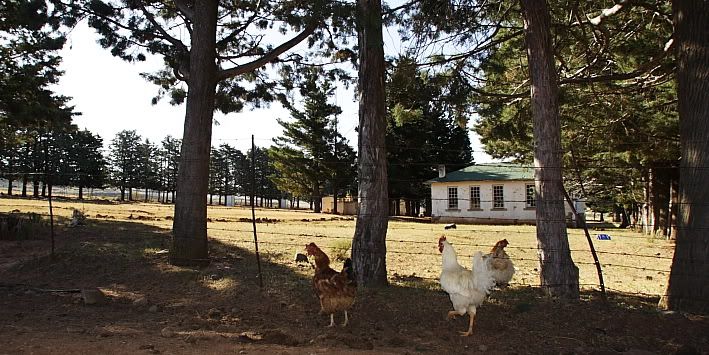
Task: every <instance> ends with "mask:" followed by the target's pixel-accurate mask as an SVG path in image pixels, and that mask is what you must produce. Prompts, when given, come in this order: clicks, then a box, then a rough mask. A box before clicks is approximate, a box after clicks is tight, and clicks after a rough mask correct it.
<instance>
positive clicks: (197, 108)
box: [170, 0, 219, 265]
mask: <svg viewBox="0 0 709 355" xmlns="http://www.w3.org/2000/svg"><path fill="white" fill-rule="evenodd" d="M218 4H219V1H218V0H202V1H197V2H195V3H194V23H193V30H192V47H191V49H190V61H189V68H190V69H189V71H190V72H189V77H188V78H187V86H188V94H187V104H186V112H185V126H184V133H183V138H182V151H181V155H180V165H179V166H180V169H179V171H178V175H177V194H176V195H177V196H176V197H177V200H176V201H175V219H174V221H173V225H172V228H173V237H172V245H171V248H170V263H172V264H173V265H203V264H205V263H207V262H208V250H207V203H206V197H207V190H208V185H209V154H210V150H211V140H212V118H213V117H214V104H215V103H214V98H215V91H216V84H217V67H216V64H215V60H216V54H215V53H216V51H215V46H216V31H217V9H218Z"/></svg>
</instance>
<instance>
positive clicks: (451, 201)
mask: <svg viewBox="0 0 709 355" xmlns="http://www.w3.org/2000/svg"><path fill="white" fill-rule="evenodd" d="M457 208H458V188H457V187H449V188H448V209H449V210H454V209H457Z"/></svg>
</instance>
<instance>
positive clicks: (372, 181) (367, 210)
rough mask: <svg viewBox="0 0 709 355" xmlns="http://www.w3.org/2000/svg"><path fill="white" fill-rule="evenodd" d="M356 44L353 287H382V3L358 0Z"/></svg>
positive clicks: (384, 219)
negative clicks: (356, 184) (356, 182)
mask: <svg viewBox="0 0 709 355" xmlns="http://www.w3.org/2000/svg"><path fill="white" fill-rule="evenodd" d="M357 7H358V10H359V11H358V19H357V20H358V23H357V37H358V42H359V86H358V90H359V93H358V96H359V144H358V147H359V149H358V154H359V159H358V169H357V173H358V177H359V191H358V193H359V196H358V201H359V211H358V212H357V222H356V225H355V234H354V238H353V242H352V259H353V266H354V270H355V275H356V278H357V282H358V283H359V284H360V285H362V286H364V287H379V286H386V285H387V269H386V232H387V225H388V222H389V221H388V212H389V208H388V206H389V197H388V192H387V163H386V147H385V146H386V144H385V134H386V118H385V115H386V104H385V101H384V100H385V95H384V46H383V39H382V15H381V11H382V4H381V0H357Z"/></svg>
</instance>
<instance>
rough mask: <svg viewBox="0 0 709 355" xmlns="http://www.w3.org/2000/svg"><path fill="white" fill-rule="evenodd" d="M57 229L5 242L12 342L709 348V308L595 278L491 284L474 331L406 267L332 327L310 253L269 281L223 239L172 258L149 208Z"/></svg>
mask: <svg viewBox="0 0 709 355" xmlns="http://www.w3.org/2000/svg"><path fill="white" fill-rule="evenodd" d="M57 240H58V248H57V253H56V254H55V257H54V258H51V257H49V256H47V255H45V254H43V255H42V256H40V252H37V253H36V254H34V255H33V256H32V257H28V256H27V253H26V252H24V253H23V252H21V251H22V250H24V249H23V248H27V247H28V246H27V244H24V243H17V242H14V244H8V243H9V242H7V243H6V242H0V243H4V245H3V249H2V250H3V253H10V254H11V253H13V252H16V253H17V254H16V255H18V257H20V258H22V259H21V260H19V261H16V262H15V263H14V264H12V265H10V266H9V267H6V268H3V269H0V279H1V280H2V284H1V285H0V294H1V295H2V297H0V327H1V329H2V331H1V332H0V344H1V345H2V346H1V347H0V348H2V349H6V350H3V351H9V352H11V353H14V352H24V351H28V350H29V351H32V352H38V353H52V352H54V353H66V352H76V351H78V352H101V351H108V352H112V353H134V352H136V351H145V352H150V353H158V352H164V353H193V352H203V353H222V352H233V351H235V350H239V349H245V350H247V351H249V352H250V353H254V352H255V353H258V352H259V351H262V352H265V353H268V352H272V351H276V350H277V351H281V352H285V353H288V352H291V351H292V352H295V353H301V352H303V351H304V350H305V349H308V350H307V351H313V352H332V351H337V352H363V351H372V352H376V353H383V352H392V353H406V352H428V353H444V352H449V353H469V352H498V353H597V352H599V351H601V352H604V353H622V352H628V351H636V353H637V351H640V350H642V351H652V352H657V353H675V352H677V351H680V350H681V351H691V350H695V351H697V352H699V353H701V352H709V345H708V344H707V343H708V340H707V334H709V321H708V320H707V319H706V318H703V317H693V316H687V315H681V314H672V313H668V314H663V313H659V312H657V311H656V310H655V309H654V307H653V306H654V303H655V302H656V300H655V299H652V298H643V297H637V296H633V295H623V294H611V295H610V301H609V302H607V303H606V302H603V301H602V300H601V297H600V296H599V295H598V294H597V293H593V292H585V293H583V297H582V299H583V300H582V301H581V302H578V303H563V302H556V301H553V300H548V299H546V298H544V297H543V295H542V294H541V292H540V290H539V289H537V288H529V287H526V288H525V287H522V288H510V289H506V290H502V291H496V292H495V293H494V294H493V295H492V296H491V298H490V300H489V301H488V302H487V303H486V304H485V305H484V306H483V307H481V308H480V309H479V312H478V317H477V322H476V328H475V334H474V335H473V336H471V337H468V338H462V337H459V336H458V335H457V331H459V330H464V329H465V328H466V325H467V319H458V320H454V321H447V320H446V319H445V315H446V312H447V311H448V310H449V307H450V301H449V299H448V296H447V295H446V294H445V293H444V292H442V291H440V290H439V289H438V287H437V284H436V283H435V281H433V282H432V281H430V280H428V281H426V280H396V279H395V280H394V282H396V284H393V285H392V286H390V287H388V288H385V289H377V290H360V292H359V294H358V298H357V302H356V304H355V306H354V308H353V310H352V312H351V315H352V319H351V324H350V326H349V327H347V328H341V327H336V328H332V329H326V328H325V325H326V324H327V323H328V321H329V320H328V319H327V317H326V316H324V315H319V314H318V309H319V307H318V303H317V300H316V298H315V296H314V294H313V291H312V288H311V284H310V275H312V270H311V269H310V266H309V265H307V264H300V265H299V264H296V263H295V262H292V263H287V264H283V263H277V262H273V261H271V258H269V256H268V255H265V256H264V257H263V259H262V261H263V265H262V266H263V275H264V277H263V281H264V288H263V289H261V288H259V286H258V284H259V283H258V281H259V280H258V271H257V267H256V263H255V261H254V260H255V255H254V254H253V253H252V252H251V251H249V250H245V249H242V248H238V247H235V246H233V245H229V244H224V243H221V242H219V241H217V240H211V241H210V248H211V251H210V252H211V258H212V263H211V264H210V265H209V266H208V267H205V268H183V267H175V266H171V265H169V264H168V263H167V254H166V253H164V250H165V249H166V248H167V247H168V243H169V230H165V229H160V228H156V227H151V226H148V225H146V224H142V223H139V222H126V221H113V220H91V219H90V220H89V222H88V224H87V225H86V226H82V227H79V228H59V230H58V231H57ZM40 242H44V243H46V242H47V241H46V240H44V241H40ZM307 242H308V241H307V240H303V243H304V244H305V243H307ZM44 250H45V251H46V249H44ZM25 251H26V250H25ZM10 254H8V255H10ZM6 257H8V256H7V255H6ZM90 288H100V289H101V290H102V291H103V292H104V293H105V294H106V295H107V296H108V299H107V302H106V303H105V304H102V305H85V304H84V303H83V302H82V300H81V297H80V294H78V293H70V292H47V290H50V289H52V290H73V289H90ZM337 317H338V318H337V320H338V321H340V322H341V321H342V318H341V317H342V316H341V315H337Z"/></svg>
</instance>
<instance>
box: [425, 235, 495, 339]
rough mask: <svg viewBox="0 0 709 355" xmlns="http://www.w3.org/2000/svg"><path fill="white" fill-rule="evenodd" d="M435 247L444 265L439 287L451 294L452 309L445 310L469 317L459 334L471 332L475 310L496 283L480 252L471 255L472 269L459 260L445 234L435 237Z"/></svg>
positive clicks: (449, 313)
mask: <svg viewBox="0 0 709 355" xmlns="http://www.w3.org/2000/svg"><path fill="white" fill-rule="evenodd" d="M438 250H439V251H440V252H441V253H443V269H442V271H441V279H440V281H441V287H442V288H443V290H445V291H446V292H447V293H448V295H449V296H450V299H451V302H452V303H453V310H452V311H448V319H454V318H455V317H457V316H462V315H465V314H466V313H467V314H468V316H469V317H470V323H469V324H468V331H466V332H460V335H462V336H469V335H470V334H472V333H473V324H474V322H475V314H476V313H477V307H479V306H480V305H481V304H482V303H483V302H484V301H485V299H486V298H487V295H488V294H489V293H490V290H491V289H492V287H493V286H494V285H495V280H494V279H493V278H492V273H491V270H490V269H489V267H488V265H487V264H488V263H487V261H486V260H485V259H484V258H483V254H482V252H479V251H478V252H477V253H475V255H474V256H473V265H472V267H473V268H472V271H471V270H468V269H466V268H464V267H462V266H460V264H458V257H457V255H456V253H455V250H454V249H453V246H452V245H451V244H450V243H449V242H448V241H447V240H446V237H445V236H441V238H440V239H438Z"/></svg>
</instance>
